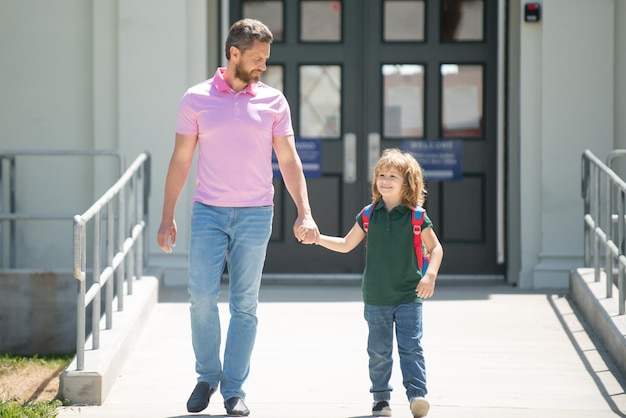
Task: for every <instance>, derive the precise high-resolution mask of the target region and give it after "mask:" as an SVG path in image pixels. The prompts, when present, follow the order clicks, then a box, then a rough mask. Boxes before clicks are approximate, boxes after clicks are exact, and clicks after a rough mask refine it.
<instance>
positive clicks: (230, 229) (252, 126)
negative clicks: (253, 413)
mask: <svg viewBox="0 0 626 418" xmlns="http://www.w3.org/2000/svg"><path fill="white" fill-rule="evenodd" d="M272 39H273V37H272V33H271V32H270V31H269V29H268V28H267V26H265V25H264V24H263V23H261V22H259V21H257V20H252V19H244V20H241V21H238V22H236V23H235V24H233V26H232V27H231V28H230V31H229V34H228V38H227V40H226V48H225V49H226V58H227V59H228V65H227V67H226V68H218V69H217V71H216V72H215V75H214V77H213V78H211V79H209V80H207V81H205V82H203V83H200V84H198V85H196V86H194V87H191V88H190V89H189V90H187V92H186V93H185V95H184V96H183V98H182V100H181V102H180V107H179V116H178V125H177V128H176V143H175V146H174V151H173V154H172V157H171V160H170V163H169V169H168V173H167V178H166V182H165V197H164V202H163V215H162V220H161V225H160V227H159V231H158V236H157V241H158V243H159V246H160V247H161V248H162V249H163V251H165V252H166V253H169V252H171V251H172V249H171V247H170V245H171V246H172V247H173V246H174V245H175V244H176V222H175V220H174V211H175V207H176V203H177V201H178V199H179V197H180V194H181V192H182V189H183V187H184V184H185V182H186V180H187V176H188V174H189V170H190V167H191V164H192V160H193V156H194V153H195V150H196V146H197V148H198V164H197V169H196V191H195V194H194V197H193V209H192V218H191V240H190V252H189V284H188V291H189V294H190V303H191V309H190V313H191V331H192V344H193V349H194V353H195V357H196V372H197V374H198V382H197V385H196V387H195V389H194V390H193V392H192V394H191V396H190V398H189V401H188V402H187V409H188V411H189V412H200V411H202V410H204V409H205V408H206V407H207V406H208V404H209V398H210V397H211V395H212V394H213V393H214V392H215V390H216V388H217V387H218V386H219V387H220V392H221V394H222V396H223V398H224V407H225V408H226V413H227V414H228V415H229V416H246V415H248V414H249V413H250V411H249V409H248V408H247V406H246V404H245V403H244V399H245V392H244V391H243V390H242V385H243V382H244V381H245V380H246V378H247V376H248V372H249V367H250V356H251V353H252V348H253V345H254V341H255V337H256V327H257V317H256V308H257V304H258V292H259V287H260V282H261V273H262V269H263V264H264V261H265V254H266V250H267V244H268V242H269V238H270V235H271V226H272V217H273V195H274V190H273V186H272V161H271V159H272V149H273V150H274V152H275V153H276V157H277V159H278V163H279V167H280V171H281V174H282V177H283V180H284V182H285V185H286V187H287V190H288V192H289V194H290V195H291V197H292V199H293V201H294V203H295V204H296V207H297V210H298V218H297V219H296V222H295V224H294V228H293V229H294V235H295V236H296V238H298V239H299V240H304V239H308V240H311V239H316V238H317V237H318V236H319V230H318V228H317V225H316V224H315V221H314V220H313V217H312V215H311V208H310V206H309V199H308V192H307V186H306V181H305V178H304V174H303V172H302V163H301V161H300V158H299V157H298V154H297V152H296V148H295V140H294V135H293V127H292V124H291V115H290V110H289V105H288V103H287V101H286V99H285V97H284V96H283V94H282V93H281V92H279V91H278V90H276V89H273V88H271V87H269V86H267V85H265V84H263V83H261V82H260V77H261V74H262V73H263V71H265V69H266V66H265V63H266V60H267V59H268V58H269V55H270V44H271V42H272ZM298 231H300V233H299V232H298ZM225 264H226V266H227V267H228V273H229V295H230V296H229V307H230V313H231V320H230V324H229V326H228V333H227V337H226V344H225V349H224V359H223V364H222V361H221V360H220V356H219V352H220V346H221V331H220V320H219V315H218V308H217V300H218V296H219V291H220V280H221V276H222V273H223V271H224V266H225Z"/></svg>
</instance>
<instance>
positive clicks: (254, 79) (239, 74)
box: [235, 65, 261, 84]
mask: <svg viewBox="0 0 626 418" xmlns="http://www.w3.org/2000/svg"><path fill="white" fill-rule="evenodd" d="M235 77H236V78H238V79H240V80H241V81H243V82H244V83H246V84H252V83H258V82H259V80H261V75H260V74H259V75H257V74H256V73H254V72H253V71H251V72H249V73H246V72H245V71H243V70H242V69H241V67H240V66H239V65H237V66H236V67H235Z"/></svg>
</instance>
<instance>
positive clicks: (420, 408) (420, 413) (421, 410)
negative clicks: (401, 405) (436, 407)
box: [411, 396, 430, 418]
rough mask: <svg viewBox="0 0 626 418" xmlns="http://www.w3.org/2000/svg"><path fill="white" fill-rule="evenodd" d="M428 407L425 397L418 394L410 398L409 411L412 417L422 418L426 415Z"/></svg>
mask: <svg viewBox="0 0 626 418" xmlns="http://www.w3.org/2000/svg"><path fill="white" fill-rule="evenodd" d="M429 409H430V404H429V403H428V401H427V400H426V399H424V398H423V397H421V396H419V397H417V398H413V399H411V412H412V413H413V417H414V418H422V417H425V416H426V415H428V410H429Z"/></svg>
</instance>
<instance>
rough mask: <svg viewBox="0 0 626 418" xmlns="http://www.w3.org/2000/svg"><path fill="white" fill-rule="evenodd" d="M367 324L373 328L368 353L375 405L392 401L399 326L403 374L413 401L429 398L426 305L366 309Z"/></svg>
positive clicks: (409, 395) (399, 349)
mask: <svg viewBox="0 0 626 418" xmlns="http://www.w3.org/2000/svg"><path fill="white" fill-rule="evenodd" d="M365 320H366V321H367V326H368V328H369V336H368V339H367V353H368V354H369V374H370V380H371V381H372V387H371V388H370V392H371V393H372V394H373V395H374V401H388V400H390V399H391V391H392V390H393V387H391V385H390V384H389V380H390V378H391V369H392V363H393V360H392V351H393V330H394V324H395V330H396V339H397V343H398V355H399V357H400V370H402V378H403V384H404V387H405V389H406V395H407V398H408V399H409V400H411V399H412V398H414V397H417V396H425V395H426V392H427V391H426V369H425V364H424V350H423V349H422V344H421V339H422V332H423V331H422V304H421V303H407V304H403V305H397V306H375V305H368V304H366V305H365Z"/></svg>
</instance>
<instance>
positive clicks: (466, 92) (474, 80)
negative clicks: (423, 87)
mask: <svg viewBox="0 0 626 418" xmlns="http://www.w3.org/2000/svg"><path fill="white" fill-rule="evenodd" d="M441 78H442V87H443V94H442V102H441V106H442V111H441V115H442V122H441V134H442V136H443V137H454V138H475V137H482V136H483V67H482V66H480V65H442V66H441Z"/></svg>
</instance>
